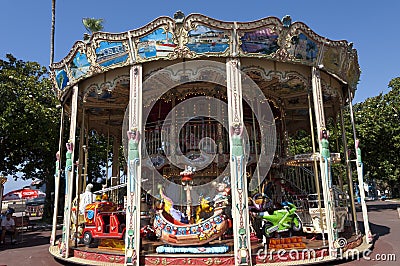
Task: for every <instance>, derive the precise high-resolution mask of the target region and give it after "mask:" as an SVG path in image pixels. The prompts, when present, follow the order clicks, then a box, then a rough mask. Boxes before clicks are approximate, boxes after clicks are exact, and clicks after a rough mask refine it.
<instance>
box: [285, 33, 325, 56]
mask: <svg viewBox="0 0 400 266" xmlns="http://www.w3.org/2000/svg"><path fill="white" fill-rule="evenodd" d="M288 52H289V54H291V55H292V56H293V57H294V58H296V59H301V60H307V61H311V62H314V61H315V60H316V59H317V56H318V46H317V44H316V43H315V42H314V41H312V40H311V39H310V38H309V37H307V35H305V34H304V33H300V34H299V35H297V36H293V37H292V39H291V41H290V48H289V49H288Z"/></svg>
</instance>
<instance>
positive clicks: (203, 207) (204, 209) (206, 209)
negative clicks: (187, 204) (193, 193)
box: [196, 197, 214, 224]
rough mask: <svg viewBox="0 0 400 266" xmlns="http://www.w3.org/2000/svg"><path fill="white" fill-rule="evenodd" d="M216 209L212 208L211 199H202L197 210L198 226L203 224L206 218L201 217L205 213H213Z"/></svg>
mask: <svg viewBox="0 0 400 266" xmlns="http://www.w3.org/2000/svg"><path fill="white" fill-rule="evenodd" d="M213 210H214V208H213V207H212V206H211V202H210V200H209V199H207V198H204V197H201V199H200V205H199V206H198V207H197V208H196V224H198V223H201V222H202V221H203V220H204V217H201V216H202V214H204V213H211V212H213Z"/></svg>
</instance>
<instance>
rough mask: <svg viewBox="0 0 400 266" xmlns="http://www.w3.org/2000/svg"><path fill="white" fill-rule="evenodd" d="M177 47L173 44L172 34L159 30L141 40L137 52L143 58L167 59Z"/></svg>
mask: <svg viewBox="0 0 400 266" xmlns="http://www.w3.org/2000/svg"><path fill="white" fill-rule="evenodd" d="M176 46H177V45H176V44H175V43H174V42H173V39H172V33H170V32H168V31H166V30H165V29H164V28H158V29H156V30H155V31H153V32H152V33H150V34H148V35H146V36H144V37H142V38H140V39H139V42H138V44H137V52H138V55H139V56H140V57H141V58H144V59H146V58H152V57H166V56H168V54H169V53H171V52H173V51H174V49H175V47H176Z"/></svg>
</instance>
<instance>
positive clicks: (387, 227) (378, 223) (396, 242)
mask: <svg viewBox="0 0 400 266" xmlns="http://www.w3.org/2000/svg"><path fill="white" fill-rule="evenodd" d="M397 207H400V202H390V201H385V202H379V201H373V202H368V212H369V221H370V227H371V230H372V232H373V234H374V235H375V245H374V248H373V250H372V252H371V253H370V254H368V256H367V258H360V259H359V260H354V261H349V262H338V263H336V264H337V265H345V266H352V265H366V264H367V265H369V266H374V265H379V266H380V265H382V266H383V265H400V218H399V214H398V212H397ZM357 215H358V217H359V221H362V216H361V212H358V213H357ZM361 224H362V223H361ZM58 233H60V231H58ZM50 234H51V230H50V228H35V229H34V230H30V231H29V232H24V233H23V234H20V235H19V244H17V245H11V244H7V245H6V246H1V247H0V266H3V265H7V266H25V265H29V266H41V265H46V266H53V265H55V266H56V265H68V264H66V263H65V262H62V261H57V260H55V259H54V258H53V256H51V255H50V253H49V251H48V248H49V242H50ZM391 254H394V256H395V261H388V260H387V259H388V258H389V256H391ZM377 256H378V257H379V256H380V258H383V257H386V260H382V259H380V260H378V258H377ZM392 258H393V256H392ZM330 264H332V263H330Z"/></svg>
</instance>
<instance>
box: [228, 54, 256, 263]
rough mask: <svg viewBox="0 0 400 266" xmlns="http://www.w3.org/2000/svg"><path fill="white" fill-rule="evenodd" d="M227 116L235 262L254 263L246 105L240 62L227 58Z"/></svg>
mask: <svg viewBox="0 0 400 266" xmlns="http://www.w3.org/2000/svg"><path fill="white" fill-rule="evenodd" d="M226 71H227V94H228V95H227V96H228V119H229V128H230V137H229V141H230V149H231V150H230V155H231V159H230V171H231V184H232V185H231V186H232V187H231V193H232V219H233V235H234V238H233V239H234V251H235V265H251V246H250V231H249V212H248V202H247V179H246V175H245V172H246V161H245V154H244V148H243V147H244V145H243V130H245V127H244V123H243V108H242V82H241V75H240V62H239V60H238V59H227V62H226Z"/></svg>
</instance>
